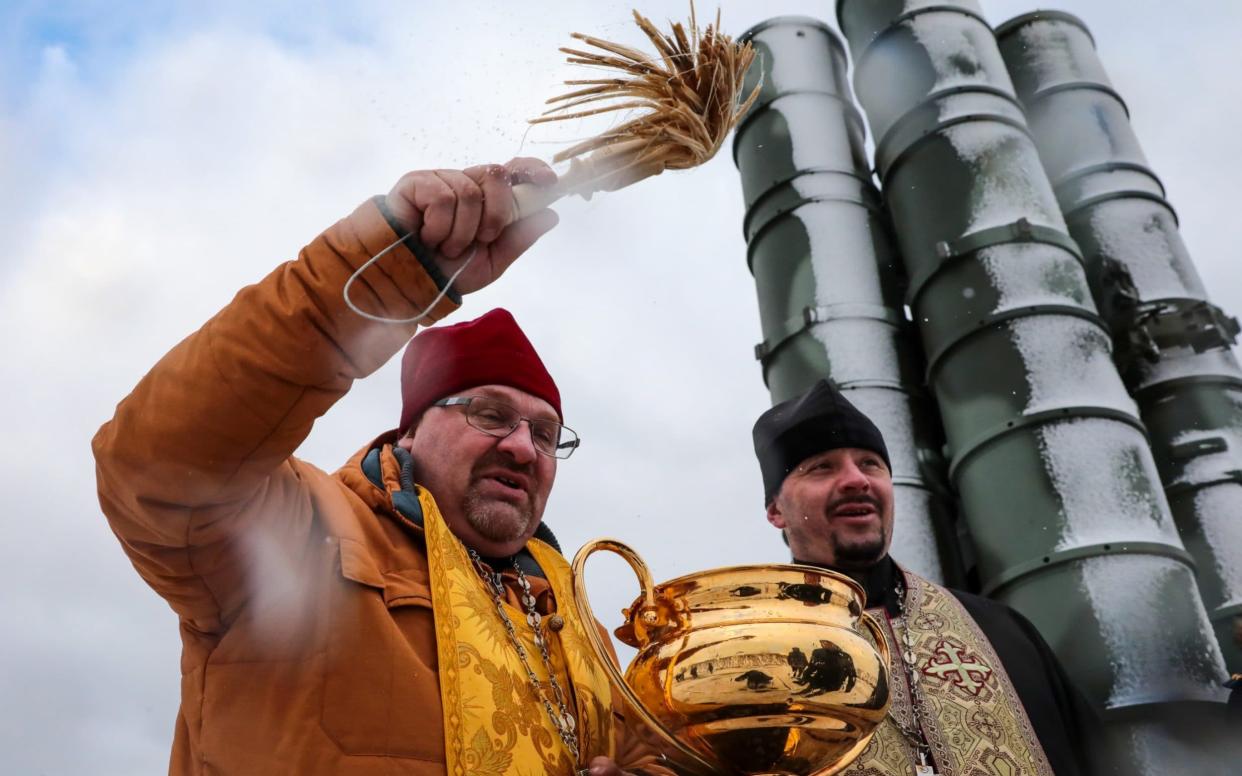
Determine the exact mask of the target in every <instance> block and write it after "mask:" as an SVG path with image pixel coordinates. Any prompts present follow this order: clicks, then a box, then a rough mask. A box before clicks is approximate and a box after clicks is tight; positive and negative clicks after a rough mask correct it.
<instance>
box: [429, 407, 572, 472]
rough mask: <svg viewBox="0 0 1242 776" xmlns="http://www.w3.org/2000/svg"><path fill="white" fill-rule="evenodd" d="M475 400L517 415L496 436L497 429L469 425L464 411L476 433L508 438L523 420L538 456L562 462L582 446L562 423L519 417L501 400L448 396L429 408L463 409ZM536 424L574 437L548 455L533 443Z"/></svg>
mask: <svg viewBox="0 0 1242 776" xmlns="http://www.w3.org/2000/svg"><path fill="white" fill-rule="evenodd" d="M475 400H479V401H489V402H492V403H493V404H499V405H500V406H501V407H505V408H508V409H510V410H512V411H513V413H514V414H515V415H517V422H516V423H514V424H513V425H512V426H510V427H509V430H508V431H507V432H505V433H503V434H498V433H496V432H497V431H498V430H499V429H486V428H479V427H478V426H476V425H474V424H473V423H471V422H470V411H469V410H467V411H466V423H468V424H469V425H470V427H471V428H473V429H475V430H476V431H481V432H483V433H484V434H487V435H488V436H490V437H495V438H497V439H504V438H506V437H508V436H509V435H510V434H512V433H513V432H514V431H516V430H517V428H518V426H520V425H522V421H523V420H524V421H526V423H527V424H528V425H529V426H530V429H531V437H530V442H531V445H532V446H533V447H534V448H535V451H536V452H538V453H540V454H542V455H546V456H548V457H549V458H556V459H558V460H562V461H563V460H565V459H566V458H568V457H569V456H571V455H573V454H574V450H577V449H578V446H579V445H581V444H582V438H581V437H579V436H578V432H577V431H574V430H573V429H572V428H570V427H569V426H566V425H565V424H564V423H560V422H558V421H555V420H547V419H544V418H528V417H526V416H525V415H521V414H519V413H518V411H517V408H516V407H514V406H513V405H511V404H507V403H505V402H503V401H501V400H499V399H493V398H491V397H490V396H450V397H448V398H447V399H440V400H439V401H435V402H432V403H431V406H433V407H456V406H462V407H465V406H467V405H469V404H470V403H471V402H473V401H475ZM536 423H555V424H556V425H557V426H559V427H560V428H561V433H562V434H563V433H564V432H565V431H568V432H569V433H570V434H573V437H574V438H573V439H571V440H569V441H567V442H558V443H557V445H556V452H551V453H549V452H548V451H546V450H544V449H543V448H541V447H540V446H539V443H538V442H536V441H535V428H534V426H535V424H536ZM560 437H561V434H557V438H558V439H559V438H560ZM562 450H563V451H565V454H564V455H557V452H560V451H562Z"/></svg>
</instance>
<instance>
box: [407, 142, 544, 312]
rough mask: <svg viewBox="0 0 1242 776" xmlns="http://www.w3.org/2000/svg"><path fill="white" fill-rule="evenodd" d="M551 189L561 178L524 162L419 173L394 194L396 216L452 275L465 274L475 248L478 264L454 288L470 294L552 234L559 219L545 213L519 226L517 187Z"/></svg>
mask: <svg viewBox="0 0 1242 776" xmlns="http://www.w3.org/2000/svg"><path fill="white" fill-rule="evenodd" d="M518 183H533V184H535V185H537V186H550V185H552V184H554V183H556V173H555V172H554V171H553V170H552V168H551V167H549V166H548V165H547V164H545V163H544V162H542V161H540V160H539V159H533V158H530V157H518V158H516V159H513V160H511V161H510V162H508V163H507V164H503V165H501V164H484V165H478V166H475V167H468V168H466V169H465V170H418V171H415V172H410V173H406V174H405V175H403V176H401V179H400V180H398V181H397V185H395V186H393V188H392V191H390V192H388V197H387V205H388V209H389V212H391V213H392V215H393V216H394V217H395V218H396V219H397V221H398V222H400V224H401V226H403V227H405V228H406V229H407V230H408V231H409V232H410V233H411V234H414V235H415V236H416V237H417V238H418V241H419V242H421V243H422V244H423V245H424V246H425V247H426V248H428V249H429V250H432V251H434V252H435V256H436V261H437V263H439V265H440V268H441V269H442V270H444V273H445V274H446V275H449V276H451V275H452V274H453V273H454V272H456V271H457V270H458V269H460V268H461V266H462V264H463V263H464V262H465V261H466V259H467V258H469V257H470V256H471V253H470V251H471V248H472V247H473V249H474V256H473V259H472V260H471V261H470V266H469V267H467V268H466V270H465V271H464V272H462V274H461V275H460V276H459V277H458V278H457V280H456V281H455V282H454V284H453V285H454V288H456V290H457V291H460V292H461V293H464V294H468V293H470V292H472V291H477V290H479V289H480V288H483V287H484V286H486V285H488V284H489V283H491V282H492V281H494V280H495V279H496V278H498V277H500V275H501V273H503V272H504V271H505V270H506V269H508V267H509V265H510V264H512V263H513V262H514V260H516V259H517V257H518V256H521V255H522V254H523V253H524V252H525V251H526V249H527V248H529V247H530V246H531V245H533V244H534V243H535V241H536V240H538V239H539V238H540V237H541V236H543V234H544V233H546V232H547V231H548V230H549V229H551V228H552V227H554V226H556V223H557V216H556V213H554V212H552V211H551V210H548V209H546V208H545V209H544V210H540V211H539V212H537V213H534V214H532V215H531V216H529V217H527V218H524V219H522V220H521V221H516V222H515V221H512V220H511V219H512V217H513V193H512V190H513V186H514V185H515V184H518Z"/></svg>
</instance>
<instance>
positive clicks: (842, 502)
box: [824, 495, 883, 515]
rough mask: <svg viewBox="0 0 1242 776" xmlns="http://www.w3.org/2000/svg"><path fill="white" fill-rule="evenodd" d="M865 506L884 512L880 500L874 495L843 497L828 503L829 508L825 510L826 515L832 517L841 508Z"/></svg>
mask: <svg viewBox="0 0 1242 776" xmlns="http://www.w3.org/2000/svg"><path fill="white" fill-rule="evenodd" d="M863 504H866V505H867V506H870V507H873V508H874V509H875V511H876V512H882V511H883V507H882V505H881V504H880V500H879V499H878V498H876V497H875V496H872V495H864V496H842V497H841V498H839V499H836V500H834V501H830V502H828V506H827V507H826V508H825V509H824V512H825V514H829V515H831V514H832V513H833V512H836V511H837V510H838V509H839V508H841V507H844V506H859V505H863Z"/></svg>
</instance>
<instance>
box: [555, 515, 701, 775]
mask: <svg viewBox="0 0 1242 776" xmlns="http://www.w3.org/2000/svg"><path fill="white" fill-rule="evenodd" d="M600 550H607V551H608V552H612V553H615V554H617V555H620V556H621V557H622V558H624V559H625V561H626V562H627V563H629V564H630V568H632V569H633V570H634V574H635V575H636V576H637V577H638V584H639V586H640V587H641V588H642V604H641V605H640V607H639V611H638V612H636V613H635V614H636V616H638V617H644V616H654V614H655V605H656V603H655V585H654V584H652V581H651V572H650V571H649V570H648V569H647V564H646V563H644V562H643V560H642V558H640V557H638V553H636V552H635V551H634V550H633V549H631V548H630V547H629V545H626V544H623V543H622V542H619V541H617V540H615V539H592V540H591V541H589V542H587V543H586V544H584V545H582V549H580V550H578V554H577V555H575V556H574V561H573V566H572V568H573V580H574V605H575V606H576V607H577V610H578V616H579V617H580V618H581V619H582V623H583V625H584V626H586V627H585V628H584V630H586V632H587V640H588V642H589V643H590V645H591V650H592V651H593V652H594V653H595V659H596V660H597V661H598V662H599V664H600V665H602V666H603V667H604V671H605V673H607V674H608V679H609V681H610V682H611V683H612V686H613V688H614V689H615V690H617V691H618V692H620V693H621V695H622V696H623V697H624V698H625V700H626V705H627V706H628V707H629V708H630V709H632V710H633V711H634V713H636V714H638V716H639V717H641V719H642V721H643V723H645V725H646V727H648V728H649V729H650V730H651V731H652V732H653V733H655V734H656V735H657V736H659V738H660V740H661V741H662V742H663V743H664V744H665V748H666V749H671V750H674V751H676V752H677V754H678V755H680V757H681V759H683V760H685V761H687V762H688V764H691V765H693V766H695V767H696V769H697V770H699V771H701V772H703V773H715V772H718V770H719V768H718V767H717V766H715V765H713V764H711V763H709V762H707V761H706V760H704V759H703V758H702V757H701V756H700V755H699V754H698V753H697V752H695V751H694V750H692V749H690V748H689V747H687V746H686V745H685V744H683V743H682V742H681V741H679V740H678V739H677V738H676V737H675V736H674V735H673V734H672V733H670V732H668V730H666V729H665V728H664V726H663V725H662V724H660V722H659V721H658V720H656V718H655V717H654V716H653V715H652V714H651V712H650V711H648V710H647V707H646V706H644V705H643V703H642V701H640V700H639V699H638V696H637V695H635V694H634V690H633V689H631V688H630V686H629V684H627V683H626V681H625V677H624V676H622V674H621V670H620V668H619V667H618V666H617V664H616V663H615V662H613V659H612V655H611V654H610V652H609V650H608V649H607V647H606V646H605V645H604V640H603V637H602V636H601V635H600V632H599V628H597V627H595V623H596V622H598V620H596V619H595V614H594V612H592V611H591V602H590V600H589V599H588V598H587V591H586V577H585V575H584V574H583V570H584V568H585V566H586V560H587V558H588V557H590V556H591V555H592V554H594V553H596V552H598V551H600Z"/></svg>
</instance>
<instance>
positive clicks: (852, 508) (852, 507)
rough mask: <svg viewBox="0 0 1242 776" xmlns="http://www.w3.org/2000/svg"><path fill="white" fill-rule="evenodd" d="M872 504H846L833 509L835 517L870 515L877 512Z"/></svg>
mask: <svg viewBox="0 0 1242 776" xmlns="http://www.w3.org/2000/svg"><path fill="white" fill-rule="evenodd" d="M876 513H877V511H876V508H875V506H874V505H872V504H844V505H842V506H839V507H837V508H836V509H834V510H833V511H832V516H833V517H870V516H872V515H874V514H876Z"/></svg>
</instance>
